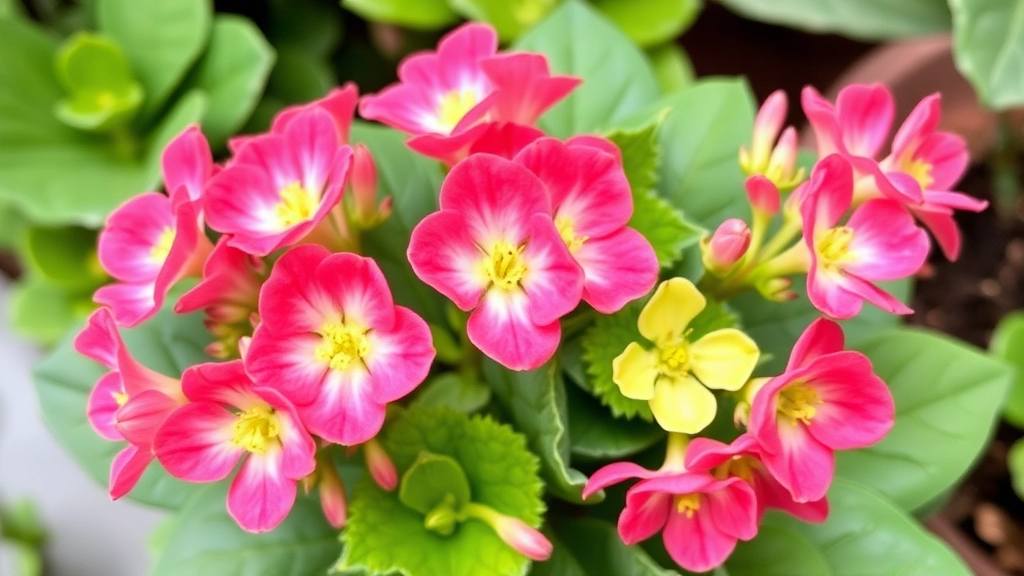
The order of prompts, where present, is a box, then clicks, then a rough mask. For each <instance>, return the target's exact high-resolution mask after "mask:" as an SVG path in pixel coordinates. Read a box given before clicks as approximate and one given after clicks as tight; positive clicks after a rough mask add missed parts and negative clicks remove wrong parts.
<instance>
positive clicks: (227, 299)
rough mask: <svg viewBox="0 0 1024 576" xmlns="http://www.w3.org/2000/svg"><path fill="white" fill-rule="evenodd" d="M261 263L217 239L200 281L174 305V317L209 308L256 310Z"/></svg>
mask: <svg viewBox="0 0 1024 576" xmlns="http://www.w3.org/2000/svg"><path fill="white" fill-rule="evenodd" d="M261 267H262V262H261V261H260V260H259V259H257V258H254V257H253V256H251V255H249V254H246V253H245V252H242V251H241V250H239V249H237V248H233V247H231V246H230V245H228V243H227V238H226V237H221V239H220V240H219V241H218V242H217V245H216V246H214V248H213V251H212V252H210V257H209V258H208V259H207V261H206V264H205V265H204V267H203V279H202V281H200V282H199V283H198V284H196V285H195V287H193V288H192V289H191V290H189V291H188V292H186V293H185V294H184V295H182V296H181V298H179V299H178V302H177V303H176V304H175V305H174V311H175V313H177V314H186V313H188V312H194V311H196V310H200V309H203V308H209V307H216V306H221V307H230V306H237V307H239V308H242V309H246V308H251V309H255V308H256V302H257V300H258V298H259V292H260V286H262V283H263V279H262V278H261V277H260V268H261Z"/></svg>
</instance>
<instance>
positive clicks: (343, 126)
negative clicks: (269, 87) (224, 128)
mask: <svg viewBox="0 0 1024 576" xmlns="http://www.w3.org/2000/svg"><path fill="white" fill-rule="evenodd" d="M358 101H359V89H358V88H357V87H356V85H355V84H353V83H351V82H348V83H346V84H345V85H344V86H342V87H341V88H334V89H332V90H331V91H330V92H328V93H327V95H326V96H324V97H323V98H321V99H319V100H314V101H312V102H308V103H306V104H299V105H296V106H289V107H287V108H285V109H283V110H281V111H280V112H278V113H277V116H275V117H274V120H273V122H272V124H271V126H270V131H271V132H274V133H277V134H283V133H284V132H285V129H286V128H287V127H288V125H289V124H291V122H292V121H293V120H295V118H297V117H299V116H301V115H302V113H304V112H308V111H309V110H311V109H313V108H319V109H321V110H323V111H324V112H327V114H329V115H330V117H331V120H332V121H333V122H334V130H335V134H336V135H337V137H338V143H339V144H348V143H349V136H350V134H351V130H352V120H353V119H354V118H355V113H356V103H357V102H358ZM256 138H258V136H251V135H250V136H235V137H233V138H231V139H229V140H228V149H230V150H231V153H232V154H238V153H239V152H240V151H241V150H242V148H243V147H244V146H245V145H246V144H248V143H249V142H251V141H253V140H254V139H256Z"/></svg>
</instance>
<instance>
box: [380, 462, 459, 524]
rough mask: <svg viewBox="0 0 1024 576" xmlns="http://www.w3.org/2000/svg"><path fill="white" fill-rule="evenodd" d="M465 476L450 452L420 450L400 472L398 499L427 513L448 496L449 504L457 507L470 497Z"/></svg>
mask: <svg viewBox="0 0 1024 576" xmlns="http://www.w3.org/2000/svg"><path fill="white" fill-rule="evenodd" d="M470 496H471V495H470V493H469V480H467V479H466V473H465V472H463V471H462V467H461V466H459V463H458V462H456V461H455V459H454V458H452V457H450V456H444V455H442V454H432V453H430V452H420V455H419V457H418V458H417V459H416V461H415V462H413V463H412V466H410V467H409V469H408V470H406V471H405V474H402V484H401V485H400V486H399V487H398V499H399V501H401V502H402V504H405V505H406V506H408V507H409V508H412V509H413V510H415V511H417V512H419V513H420V514H427V513H429V512H430V511H431V510H433V509H434V508H435V507H437V506H438V505H440V504H442V503H445V502H446V499H448V498H451V502H450V503H449V504H450V507H451V508H452V509H453V510H459V509H460V508H462V507H463V506H465V505H466V503H468V502H469V501H470Z"/></svg>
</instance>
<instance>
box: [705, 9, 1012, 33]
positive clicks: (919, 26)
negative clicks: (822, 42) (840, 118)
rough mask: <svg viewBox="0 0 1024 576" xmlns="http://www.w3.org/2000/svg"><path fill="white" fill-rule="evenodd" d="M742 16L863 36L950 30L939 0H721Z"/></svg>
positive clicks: (821, 31) (820, 31)
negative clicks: (851, 0) (893, 0)
mask: <svg viewBox="0 0 1024 576" xmlns="http://www.w3.org/2000/svg"><path fill="white" fill-rule="evenodd" d="M720 1H721V2H722V4H725V5H726V6H728V7H729V8H730V9H732V10H733V11H735V12H737V13H738V14H740V15H741V16H744V17H747V18H750V19H753V20H762V21H764V22H769V23H772V24H781V25H783V26H790V27H793V28H798V29H800V30H807V31H808V32H817V33H823V32H833V33H836V34H842V35H844V36H849V37H851V38H859V39H863V40H883V39H886V38H900V37H903V36H920V35H923V34H932V33H936V32H945V31H946V30H949V26H950V23H949V9H948V8H947V7H946V3H945V2H941V1H937V0H899V1H898V2H891V1H890V0H857V1H856V2H849V1H848V0H772V1H771V2H764V1H763V0H720ZM995 1H996V2H998V1H999V0H995Z"/></svg>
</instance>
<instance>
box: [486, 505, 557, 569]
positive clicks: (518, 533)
mask: <svg viewBox="0 0 1024 576" xmlns="http://www.w3.org/2000/svg"><path fill="white" fill-rule="evenodd" d="M493 528H494V531H495V532H497V533H498V537H499V538H501V539H502V540H503V541H504V542H505V543H506V544H508V545H509V546H511V547H512V548H514V549H515V550H516V552H519V553H520V554H522V555H523V556H526V557H527V558H529V559H531V560H537V561H544V560H547V559H548V558H550V557H551V542H550V541H549V540H548V539H547V538H545V537H544V535H543V534H541V533H540V531H539V530H536V529H534V528H530V527H529V526H527V524H526V523H525V522H523V521H522V520H520V519H518V518H513V517H511V516H504V515H498V516H497V517H496V518H495V521H494V524H493Z"/></svg>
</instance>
